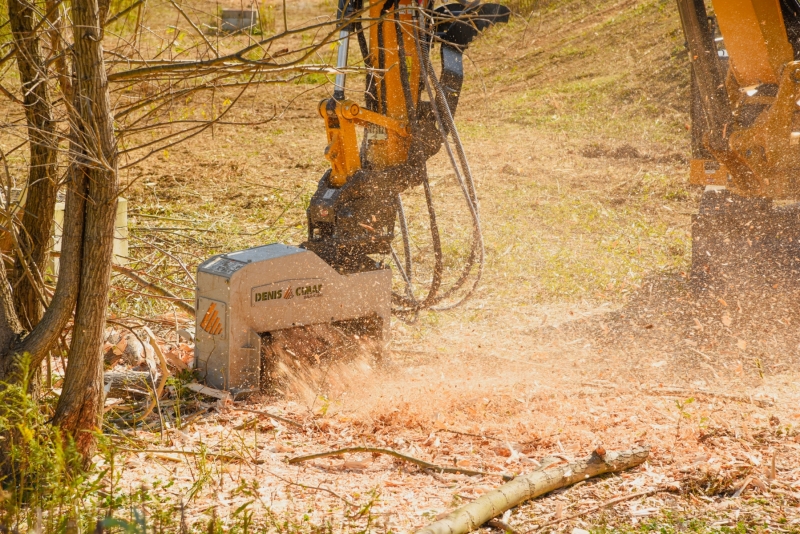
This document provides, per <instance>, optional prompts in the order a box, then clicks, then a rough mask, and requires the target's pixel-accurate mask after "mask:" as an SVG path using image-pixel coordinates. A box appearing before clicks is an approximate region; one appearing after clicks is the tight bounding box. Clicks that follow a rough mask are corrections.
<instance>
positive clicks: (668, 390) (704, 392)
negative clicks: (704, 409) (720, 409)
mask: <svg viewBox="0 0 800 534" xmlns="http://www.w3.org/2000/svg"><path fill="white" fill-rule="evenodd" d="M642 391H644V392H645V393H649V394H651V395H678V396H681V397H692V396H694V397H703V396H705V397H718V398H720V399H725V400H730V401H735V402H746V403H748V404H755V405H756V406H760V407H762V408H768V407H770V406H774V405H775V403H774V402H773V401H772V400H770V399H756V398H753V397H752V396H749V395H734V394H732V393H722V392H721V391H711V390H708V389H702V388H699V389H688V388H679V387H660V388H651V389H643V390H642Z"/></svg>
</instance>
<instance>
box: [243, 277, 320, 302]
mask: <svg viewBox="0 0 800 534" xmlns="http://www.w3.org/2000/svg"><path fill="white" fill-rule="evenodd" d="M324 285H325V280H324V279H321V278H308V279H295V280H284V281H283V282H277V283H273V284H268V285H263V286H257V287H254V288H252V289H251V290H250V295H251V296H250V305H251V306H263V305H273V304H274V305H278V302H280V301H284V300H292V299H295V298H296V300H294V301H293V302H292V303H291V304H290V303H286V305H287V306H288V305H292V306H294V305H295V303H296V302H297V301H298V300H299V301H305V300H306V299H311V298H319V297H322V296H323V292H322V288H323V286H324Z"/></svg>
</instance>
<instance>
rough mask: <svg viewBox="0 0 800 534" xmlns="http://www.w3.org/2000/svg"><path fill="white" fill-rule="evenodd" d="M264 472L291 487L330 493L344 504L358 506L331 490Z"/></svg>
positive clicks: (268, 471)
mask: <svg viewBox="0 0 800 534" xmlns="http://www.w3.org/2000/svg"><path fill="white" fill-rule="evenodd" d="M264 471H266V472H267V473H269V474H270V475H272V476H274V477H275V478H277V479H278V480H280V481H281V482H283V483H284V484H290V485H292V486H297V487H299V488H304V489H308V490H312V491H324V492H326V493H330V494H331V495H333V496H334V497H336V498H337V499H341V500H342V502H344V503H345V504H346V505H347V506H356V505H355V504H354V503H353V502H352V501H350V500H349V499H346V498H344V497H342V496H341V495H339V494H338V493H336V492H335V491H333V490H329V489H328V488H323V487H322V486H316V487H315V486H307V485H306V484H301V483H299V482H292V481H291V480H286V479H285V478H283V477H282V476H280V475H276V474H275V473H273V472H272V471H270V470H268V469H265V470H264Z"/></svg>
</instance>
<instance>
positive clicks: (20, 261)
mask: <svg viewBox="0 0 800 534" xmlns="http://www.w3.org/2000/svg"><path fill="white" fill-rule="evenodd" d="M8 14H9V21H10V25H11V31H12V33H13V35H14V43H15V44H16V46H17V68H18V70H19V75H20V82H21V87H22V95H23V103H24V105H25V117H26V119H27V123H28V139H29V143H30V167H29V172H28V184H27V195H26V197H27V198H26V202H25V211H24V213H23V215H22V226H21V229H20V233H19V249H18V254H17V257H16V261H15V264H14V274H13V279H14V282H15V291H14V304H15V308H16V310H17V315H18V316H19V319H20V322H21V323H22V326H23V328H25V329H26V330H28V331H30V330H31V329H32V328H33V327H34V326H36V324H37V323H38V322H39V320H40V319H41V318H42V312H43V310H44V307H43V305H42V297H41V295H42V287H41V284H40V282H41V279H42V276H43V275H44V272H45V270H46V267H47V261H48V252H49V250H50V239H51V232H52V228H53V213H54V210H55V204H56V190H57V186H56V181H55V176H54V175H55V164H56V154H57V152H56V150H57V140H56V134H55V122H54V121H53V118H52V106H51V102H50V95H49V94H48V85H47V82H48V76H47V68H46V66H45V65H44V61H43V58H42V55H41V52H40V50H39V36H38V35H37V32H36V31H35V30H34V27H35V26H36V21H35V20H34V6H33V5H32V4H31V3H30V2H28V1H26V0H9V2H8ZM26 270H27V272H26Z"/></svg>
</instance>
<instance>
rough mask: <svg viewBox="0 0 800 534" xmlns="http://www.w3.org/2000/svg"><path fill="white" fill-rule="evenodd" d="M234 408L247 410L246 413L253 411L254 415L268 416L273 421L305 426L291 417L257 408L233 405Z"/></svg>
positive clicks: (242, 410)
mask: <svg viewBox="0 0 800 534" xmlns="http://www.w3.org/2000/svg"><path fill="white" fill-rule="evenodd" d="M233 409H234V410H236V411H237V412H247V413H254V414H256V415H263V416H264V417H269V418H270V419H273V420H275V421H280V422H281V423H286V424H287V425H292V426H294V427H297V428H305V427H304V426H303V425H302V424H300V423H298V422H297V421H292V420H291V419H287V418H285V417H281V416H280V415H275V414H271V413H269V412H261V411H258V410H251V409H249V408H239V407H236V406H234V407H233Z"/></svg>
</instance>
